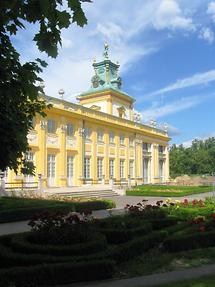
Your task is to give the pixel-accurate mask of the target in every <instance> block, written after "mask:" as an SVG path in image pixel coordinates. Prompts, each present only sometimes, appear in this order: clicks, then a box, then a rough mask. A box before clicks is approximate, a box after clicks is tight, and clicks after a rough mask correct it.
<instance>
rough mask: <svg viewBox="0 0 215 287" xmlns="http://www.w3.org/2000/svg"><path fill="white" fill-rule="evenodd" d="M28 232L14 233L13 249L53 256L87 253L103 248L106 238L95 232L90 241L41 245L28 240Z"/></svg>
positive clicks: (105, 245) (105, 244)
mask: <svg viewBox="0 0 215 287" xmlns="http://www.w3.org/2000/svg"><path fill="white" fill-rule="evenodd" d="M29 236H30V234H29V233H22V234H17V235H14V236H13V237H12V239H11V247H12V249H13V250H15V251H19V252H25V253H26V254H32V253H39V254H50V255H55V256H65V255H73V256H75V255H88V254H92V253H96V252H99V251H102V250H104V249H105V248H106V247H107V242H106V239H105V237H104V236H103V235H101V234H95V235H94V238H93V239H92V241H89V242H87V243H86V242H85V243H78V244H73V245H50V244H49V245H41V244H35V243H31V242H30V241H29Z"/></svg>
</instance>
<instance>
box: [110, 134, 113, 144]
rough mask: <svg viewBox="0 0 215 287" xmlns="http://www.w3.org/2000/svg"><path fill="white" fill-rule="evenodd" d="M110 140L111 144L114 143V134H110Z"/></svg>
mask: <svg viewBox="0 0 215 287" xmlns="http://www.w3.org/2000/svg"><path fill="white" fill-rule="evenodd" d="M109 140H110V143H112V144H113V143H114V133H113V132H110V134H109Z"/></svg>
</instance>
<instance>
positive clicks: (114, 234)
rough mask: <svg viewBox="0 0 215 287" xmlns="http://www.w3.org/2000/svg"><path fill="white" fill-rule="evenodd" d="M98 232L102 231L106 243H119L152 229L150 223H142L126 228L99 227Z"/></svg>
mask: <svg viewBox="0 0 215 287" xmlns="http://www.w3.org/2000/svg"><path fill="white" fill-rule="evenodd" d="M98 231H99V232H101V233H103V234H104V235H105V236H106V238H107V241H108V243H112V244H119V243H124V242H127V241H129V240H131V239H133V238H135V237H137V236H141V235H144V234H145V235H146V234H148V233H149V232H150V231H152V227H151V224H149V223H144V225H143V226H140V227H136V228H131V229H127V228H125V229H124V230H123V229H121V230H120V229H110V228H100V229H98Z"/></svg>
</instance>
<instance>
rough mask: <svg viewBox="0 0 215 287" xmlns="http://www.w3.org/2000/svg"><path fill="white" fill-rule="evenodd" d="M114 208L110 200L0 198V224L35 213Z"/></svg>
mask: <svg viewBox="0 0 215 287" xmlns="http://www.w3.org/2000/svg"><path fill="white" fill-rule="evenodd" d="M112 207H115V203H114V202H113V201H112V200H96V199H92V200H90V201H87V200H86V201H80V202H77V201H74V202H73V201H58V200H47V199H44V200H43V199H27V198H18V197H2V198H0V223H3V222H12V221H21V220H28V219H30V218H31V217H32V216H33V215H34V214H35V213H38V212H42V211H44V210H49V211H68V212H69V211H78V212H82V211H84V210H99V209H108V208H112Z"/></svg>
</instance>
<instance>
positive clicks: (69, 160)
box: [67, 155, 74, 178]
mask: <svg viewBox="0 0 215 287" xmlns="http://www.w3.org/2000/svg"><path fill="white" fill-rule="evenodd" d="M73 175H74V157H73V156H70V155H69V156H67V177H68V178H73Z"/></svg>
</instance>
